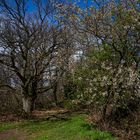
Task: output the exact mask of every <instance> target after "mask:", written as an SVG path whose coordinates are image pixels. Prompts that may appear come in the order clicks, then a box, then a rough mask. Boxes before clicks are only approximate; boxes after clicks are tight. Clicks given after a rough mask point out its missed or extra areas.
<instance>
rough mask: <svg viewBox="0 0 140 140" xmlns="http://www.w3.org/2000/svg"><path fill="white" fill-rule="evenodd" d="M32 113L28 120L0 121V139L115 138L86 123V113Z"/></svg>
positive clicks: (107, 139)
mask: <svg viewBox="0 0 140 140" xmlns="http://www.w3.org/2000/svg"><path fill="white" fill-rule="evenodd" d="M33 115H34V118H33V119H30V120H18V121H12V122H0V140H115V138H114V137H113V136H112V135H111V134H110V133H108V132H101V131H100V130H98V129H97V128H96V127H95V126H94V125H91V124H90V123H88V121H87V115H86V114H70V113H69V112H68V111H67V110H50V111H34V112H33Z"/></svg>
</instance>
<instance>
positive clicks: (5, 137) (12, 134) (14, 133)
mask: <svg viewBox="0 0 140 140" xmlns="http://www.w3.org/2000/svg"><path fill="white" fill-rule="evenodd" d="M27 138H28V134H26V133H25V132H23V131H20V130H17V129H11V130H6V131H4V132H0V140H27Z"/></svg>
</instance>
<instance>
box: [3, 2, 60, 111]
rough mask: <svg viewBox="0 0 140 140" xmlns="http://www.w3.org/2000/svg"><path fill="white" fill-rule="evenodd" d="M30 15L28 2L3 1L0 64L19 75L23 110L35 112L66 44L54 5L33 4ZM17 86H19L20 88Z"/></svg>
mask: <svg viewBox="0 0 140 140" xmlns="http://www.w3.org/2000/svg"><path fill="white" fill-rule="evenodd" d="M32 4H33V6H34V8H33V11H30V9H29V7H28V1H27V0H13V1H12V3H11V2H9V1H8V0H1V1H0V9H1V14H0V19H1V20H0V26H1V27H0V52H1V56H0V63H1V64H2V65H5V66H7V67H8V68H10V70H11V71H12V72H14V73H15V74H16V77H17V78H18V80H19V82H18V85H19V86H20V87H21V93H22V95H23V110H24V111H25V112H26V113H30V112H31V111H32V110H33V109H34V102H35V99H36V98H37V94H38V93H41V92H44V91H46V87H42V86H43V84H41V82H42V81H43V78H44V77H45V74H46V71H47V68H48V66H49V64H50V62H51V61H52V59H53V58H54V55H53V54H54V52H55V51H56V50H57V48H58V47H60V44H62V43H63V41H62V40H60V32H59V27H60V26H59V24H58V22H55V21H54V14H55V12H56V7H55V3H54V2H52V1H46V2H43V1H39V0H35V1H33V3H32ZM18 85H17V86H18Z"/></svg>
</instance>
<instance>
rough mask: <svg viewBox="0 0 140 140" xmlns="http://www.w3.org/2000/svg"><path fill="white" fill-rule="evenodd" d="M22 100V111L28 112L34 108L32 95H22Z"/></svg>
mask: <svg viewBox="0 0 140 140" xmlns="http://www.w3.org/2000/svg"><path fill="white" fill-rule="evenodd" d="M22 102H23V110H24V112H25V113H27V114H30V113H31V112H32V111H33V110H34V106H35V99H34V98H32V97H23V98H22Z"/></svg>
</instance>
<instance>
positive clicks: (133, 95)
mask: <svg viewBox="0 0 140 140" xmlns="http://www.w3.org/2000/svg"><path fill="white" fill-rule="evenodd" d="M105 48H106V49H102V50H96V51H94V52H92V54H89V56H88V57H87V59H86V60H85V61H84V62H83V64H82V65H81V66H80V67H79V68H78V70H77V71H76V72H75V83H76V84H77V92H76V95H77V98H78V99H79V100H81V101H82V102H84V103H85V104H88V105H90V106H92V108H96V109H98V111H100V112H101V114H102V118H104V119H105V118H106V117H107V116H109V115H111V114H115V111H117V112H118V111H120V113H119V114H117V115H120V117H121V115H122V116H123V115H128V114H129V113H131V112H133V111H134V110H136V107H138V104H136V102H137V103H138V100H139V98H140V96H139V94H140V74H139V72H140V71H139V69H136V67H135V65H134V64H132V65H129V66H126V65H125V64H124V63H123V62H121V63H117V62H118V61H117V55H116V54H115V53H114V54H113V53H111V51H112V50H111V49H110V48H109V47H108V46H105ZM118 109H119V110H118ZM122 110H123V112H122ZM123 113H124V114H123ZM118 117H119V116H118Z"/></svg>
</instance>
